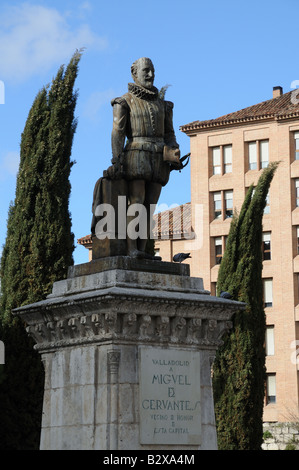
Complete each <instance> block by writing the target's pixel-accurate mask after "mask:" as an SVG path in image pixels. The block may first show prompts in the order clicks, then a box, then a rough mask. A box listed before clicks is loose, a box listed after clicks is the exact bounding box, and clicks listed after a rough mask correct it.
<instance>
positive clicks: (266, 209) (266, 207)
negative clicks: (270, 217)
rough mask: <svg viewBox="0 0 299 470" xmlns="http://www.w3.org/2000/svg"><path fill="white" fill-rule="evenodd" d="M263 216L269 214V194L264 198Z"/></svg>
mask: <svg viewBox="0 0 299 470" xmlns="http://www.w3.org/2000/svg"><path fill="white" fill-rule="evenodd" d="M264 214H270V196H269V193H268V194H267V196H266V205H265V208H264Z"/></svg>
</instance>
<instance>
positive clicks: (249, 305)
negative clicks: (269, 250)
mask: <svg viewBox="0 0 299 470" xmlns="http://www.w3.org/2000/svg"><path fill="white" fill-rule="evenodd" d="M277 166H278V163H276V162H275V163H272V164H270V165H269V166H268V168H266V169H265V170H264V171H263V173H262V175H261V176H260V179H259V181H258V184H257V186H256V188H255V191H254V194H253V186H251V187H250V188H249V191H248V193H247V195H246V197H245V200H244V203H243V206H242V208H241V211H240V214H239V215H237V214H234V217H233V220H232V223H231V228H230V233H229V236H228V240H227V246H226V250H225V253H224V256H223V259H222V262H221V265H220V269H219V275H218V281H217V293H218V295H219V294H220V293H221V291H228V292H229V293H230V294H231V295H232V297H233V299H234V300H238V301H242V302H245V303H246V308H245V310H244V311H240V312H239V313H237V314H235V315H234V318H233V329H232V331H231V332H230V333H229V334H228V335H227V338H225V341H224V345H223V346H222V347H221V348H220V349H219V350H218V352H217V355H216V360H215V363H214V367H213V387H214V400H215V414H216V424H217V436H218V446H219V449H222V450H259V449H260V448H261V444H262V441H263V427H262V424H263V421H262V416H263V404H264V383H265V351H264V340H265V327H266V325H265V314H264V307H263V284H262V253H261V245H262V218H263V211H264V208H265V205H266V197H267V193H268V190H269V187H270V184H271V181H272V178H273V176H274V173H275V171H276V168H277Z"/></svg>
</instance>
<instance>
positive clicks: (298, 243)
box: [296, 225, 299, 255]
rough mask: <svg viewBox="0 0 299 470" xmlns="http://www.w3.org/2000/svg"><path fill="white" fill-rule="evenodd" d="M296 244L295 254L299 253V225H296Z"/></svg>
mask: <svg viewBox="0 0 299 470" xmlns="http://www.w3.org/2000/svg"><path fill="white" fill-rule="evenodd" d="M296 234H297V235H296V245H297V252H296V254H297V255H299V225H297V227H296Z"/></svg>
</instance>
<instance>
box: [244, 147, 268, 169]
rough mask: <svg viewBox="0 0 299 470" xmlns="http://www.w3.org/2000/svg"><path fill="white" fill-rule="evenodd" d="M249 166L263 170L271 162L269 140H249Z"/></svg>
mask: <svg viewBox="0 0 299 470" xmlns="http://www.w3.org/2000/svg"><path fill="white" fill-rule="evenodd" d="M247 145H248V168H249V170H261V169H263V168H267V166H268V164H269V140H257V141H254V142H248V144H247Z"/></svg>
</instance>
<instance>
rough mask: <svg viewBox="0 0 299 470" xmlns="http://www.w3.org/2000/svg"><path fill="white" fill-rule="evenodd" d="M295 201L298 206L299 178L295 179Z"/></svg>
mask: <svg viewBox="0 0 299 470" xmlns="http://www.w3.org/2000/svg"><path fill="white" fill-rule="evenodd" d="M295 201H296V207H299V178H296V179H295Z"/></svg>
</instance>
